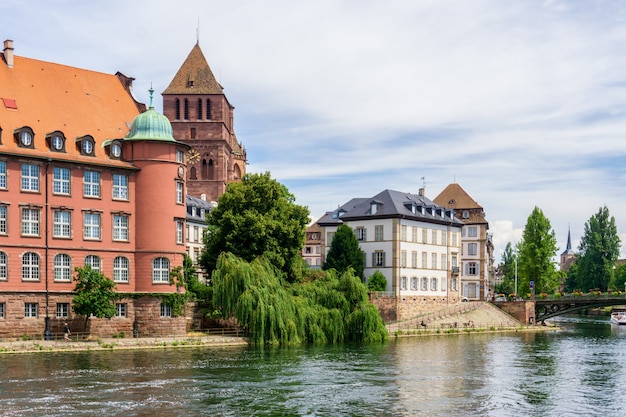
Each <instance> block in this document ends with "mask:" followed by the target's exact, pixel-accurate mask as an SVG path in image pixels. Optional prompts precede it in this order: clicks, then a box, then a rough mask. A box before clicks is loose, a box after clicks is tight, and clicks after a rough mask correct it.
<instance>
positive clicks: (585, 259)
mask: <svg viewBox="0 0 626 417" xmlns="http://www.w3.org/2000/svg"><path fill="white" fill-rule="evenodd" d="M620 244H621V242H620V239H619V236H618V235H617V226H616V225H615V218H614V217H613V216H611V215H610V214H609V209H608V208H607V207H606V206H604V207H601V208H600V209H599V210H598V212H597V213H596V214H594V215H593V216H591V218H590V219H589V220H588V221H587V222H586V223H585V232H584V234H583V236H582V238H581V240H580V245H579V246H578V250H579V252H580V256H579V258H578V259H577V261H576V263H577V264H578V274H577V276H578V283H579V285H580V288H582V289H584V290H590V289H594V288H598V289H600V290H601V291H606V290H607V289H608V288H609V287H610V286H611V285H612V281H613V267H614V266H615V261H617V258H618V256H619V249H620Z"/></svg>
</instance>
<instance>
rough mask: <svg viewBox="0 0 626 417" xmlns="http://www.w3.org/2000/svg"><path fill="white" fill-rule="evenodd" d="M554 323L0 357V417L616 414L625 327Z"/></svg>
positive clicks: (622, 389) (622, 408) (604, 322)
mask: <svg viewBox="0 0 626 417" xmlns="http://www.w3.org/2000/svg"><path fill="white" fill-rule="evenodd" d="M564 320H565V321H562V322H559V324H560V325H561V326H563V329H564V330H561V331H556V332H540V333H513V334H471V335H457V336H431V337H420V338H407V339H400V340H397V341H393V340H392V341H391V342H389V343H387V344H385V345H366V346H363V345H347V346H346V345H344V346H324V347H295V348H254V347H228V348H199V347H194V348H179V349H163V350H128V351H122V350H119V351H106V352H72V353H37V354H16V355H13V354H6V355H0V373H1V375H2V376H1V378H0V416H12V417H16V416H28V417H37V416H64V417H65V416H125V417H130V416H153V417H157V416H158V417H169V416H237V417H239V416H429V417H438V416H524V417H530V416H542V417H544V416H573V415H576V416H623V415H626V367H625V365H626V357H625V355H624V352H625V351H626V328H620V327H618V326H614V325H613V326H612V325H610V324H609V323H608V319H606V318H599V319H576V318H571V319H564ZM623 327H626V326H623Z"/></svg>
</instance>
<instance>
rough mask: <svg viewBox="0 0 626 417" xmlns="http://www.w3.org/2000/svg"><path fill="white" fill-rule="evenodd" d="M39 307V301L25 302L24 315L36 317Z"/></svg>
mask: <svg viewBox="0 0 626 417" xmlns="http://www.w3.org/2000/svg"><path fill="white" fill-rule="evenodd" d="M38 309H39V304H38V303H24V317H25V318H34V319H36V318H37V310H38Z"/></svg>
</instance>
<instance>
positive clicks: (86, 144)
mask: <svg viewBox="0 0 626 417" xmlns="http://www.w3.org/2000/svg"><path fill="white" fill-rule="evenodd" d="M76 144H77V145H78V146H79V149H80V153H81V155H87V156H94V155H95V148H96V147H95V142H94V140H93V137H91V136H90V135H86V136H83V137H80V138H78V139H76Z"/></svg>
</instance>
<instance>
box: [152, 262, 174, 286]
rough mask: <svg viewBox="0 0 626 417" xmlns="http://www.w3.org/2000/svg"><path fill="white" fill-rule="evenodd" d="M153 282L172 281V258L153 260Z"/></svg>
mask: <svg viewBox="0 0 626 417" xmlns="http://www.w3.org/2000/svg"><path fill="white" fill-rule="evenodd" d="M152 282H170V260H169V259H167V258H163V257H160V258H155V259H154V261H152Z"/></svg>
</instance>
